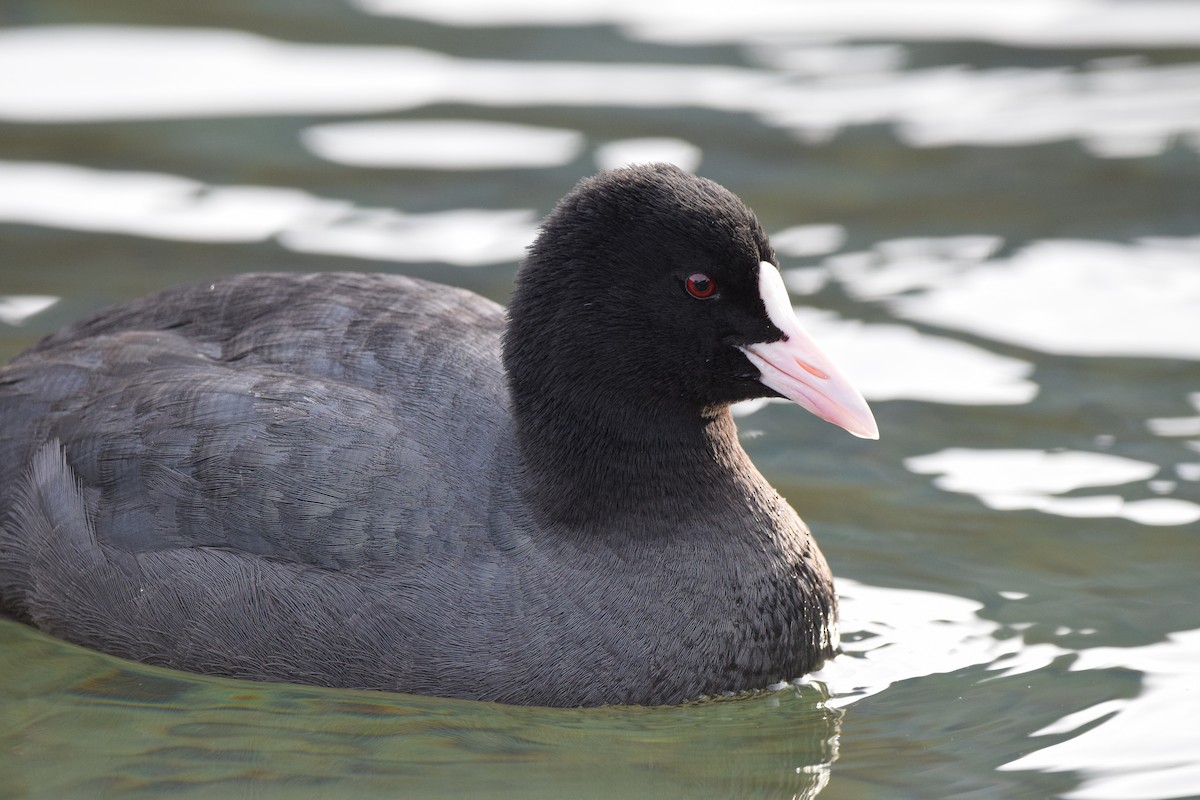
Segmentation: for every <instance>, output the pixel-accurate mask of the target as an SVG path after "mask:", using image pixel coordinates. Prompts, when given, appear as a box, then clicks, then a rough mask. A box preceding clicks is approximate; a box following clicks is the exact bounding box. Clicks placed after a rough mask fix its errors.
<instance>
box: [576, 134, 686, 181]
mask: <svg viewBox="0 0 1200 800" xmlns="http://www.w3.org/2000/svg"><path fill="white" fill-rule="evenodd" d="M702 157H703V153H702V152H701V150H700V148H699V147H697V146H696V145H694V144H692V143H691V142H688V141H684V140H683V139H675V138H671V137H667V136H660V137H647V138H641V139H617V140H615V141H611V142H606V143H605V144H602V145H600V146H599V147H597V148H596V166H598V167H599V168H600V169H614V168H616V167H623V166H625V165H627V164H649V163H653V162H656V161H665V162H667V163H668V164H674V165H675V166H677V167H679V168H680V169H686V170H687V171H689V172H695V171H696V170H697V169H698V168H699V167H700V160H701V158H702Z"/></svg>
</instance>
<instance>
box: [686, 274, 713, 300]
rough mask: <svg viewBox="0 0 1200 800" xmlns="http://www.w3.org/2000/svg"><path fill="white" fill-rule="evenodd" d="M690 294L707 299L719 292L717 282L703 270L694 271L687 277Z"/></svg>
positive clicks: (698, 298)
mask: <svg viewBox="0 0 1200 800" xmlns="http://www.w3.org/2000/svg"><path fill="white" fill-rule="evenodd" d="M687 290H688V294H690V295H691V296H692V297H694V298H696V299H697V300H707V299H708V298H710V297H713V296H714V295H716V293H717V282H716V281H714V280H713V279H712V278H710V277H709V276H708V275H706V274H705V273H703V272H693V273H692V274H691V275H689V276H688V279H687Z"/></svg>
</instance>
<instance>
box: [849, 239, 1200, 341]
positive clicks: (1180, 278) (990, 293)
mask: <svg viewBox="0 0 1200 800" xmlns="http://www.w3.org/2000/svg"><path fill="white" fill-rule="evenodd" d="M1198 261H1200V237H1196V238H1183V239H1167V238H1148V239H1143V240H1139V241H1137V242H1134V243H1132V244H1117V243H1112V242H1099V241H1072V240H1056V241H1044V242H1036V243H1034V244H1031V245H1029V246H1027V247H1025V248H1024V249H1022V250H1020V251H1019V252H1017V253H1016V254H1015V255H1013V256H1012V257H1010V258H1007V259H999V260H992V261H985V262H982V263H979V262H978V261H977V260H974V259H970V258H962V257H958V258H951V257H947V256H946V255H945V254H944V253H940V252H937V251H934V250H930V251H929V252H927V253H926V254H925V255H924V256H923V257H908V258H895V257H889V256H888V254H887V252H886V251H883V250H881V251H880V252H875V253H853V254H842V255H838V256H835V257H833V258H831V259H829V261H828V262H827V263H828V266H829V268H830V270H831V271H832V273H833V275H834V277H835V278H836V279H837V280H839V281H841V282H842V283H844V285H845V286H846V288H847V290H848V291H849V292H850V293H851V294H852V295H854V296H855V297H858V298H859V299H863V300H885V301H886V302H887V304H888V306H889V308H891V309H892V310H893V311H894V312H895V313H896V314H898V315H899V316H902V317H907V318H909V319H912V320H916V321H919V322H924V323H927V324H930V325H938V326H941V327H946V328H953V329H956V330H961V331H966V332H969V333H972V334H975V335H978V336H983V337H985V338H989V339H995V340H997V341H1003V342H1009V343H1011V344H1016V345H1020V346H1022V347H1027V348H1030V349H1031V350H1037V351H1040V352H1046V353H1056V354H1061V355H1084V356H1100V355H1104V356H1151V357H1164V358H1188V359H1200V270H1198V269H1197V268H1196V265H1197V263H1198Z"/></svg>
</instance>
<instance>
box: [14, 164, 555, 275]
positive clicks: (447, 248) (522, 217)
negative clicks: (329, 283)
mask: <svg viewBox="0 0 1200 800" xmlns="http://www.w3.org/2000/svg"><path fill="white" fill-rule="evenodd" d="M0 221H4V222H20V223H25V224H31V225H45V226H50V227H56V228H70V229H73V230H84V231H101V232H106V233H124V234H133V235H137V236H147V237H153V238H161V239H176V240H184V241H202V242H254V241H263V240H266V239H275V240H276V241H278V242H279V243H280V244H282V245H283V246H285V247H288V248H290V249H293V250H299V251H303V252H311V253H327V254H336V255H348V256H355V257H359V258H375V259H389V260H393V261H403V262H421V261H439V262H443V263H450V264H457V265H460V266H478V265H481V264H494V263H497V262H506V261H515V260H517V259H518V258H520V257H521V256H522V255H523V253H524V250H525V247H526V245H527V244H528V243H529V242H530V241H531V240H532V239H533V236H534V233H535V231H536V230H537V223H536V218H535V214H534V212H533V211H531V210H528V211H527V210H504V211H486V210H474V209H461V210H454V211H440V212H431V213H424V214H407V213H404V212H401V211H396V210H393V209H385V208H362V207H357V206H355V205H354V204H352V203H349V202H346V201H342V200H330V199H325V198H320V197H316V196H314V195H311V194H309V193H308V192H305V191H302V190H299V189H288V188H282V187H271V186H212V185H208V184H204V183H201V182H200V181H195V180H191V179H189V178H184V177H180V176H176V175H164V174H160V173H152V172H116V171H105V170H96V169H88V168H84V167H76V166H71V165H68V164H45V163H38V162H13V161H9V162H4V161H0Z"/></svg>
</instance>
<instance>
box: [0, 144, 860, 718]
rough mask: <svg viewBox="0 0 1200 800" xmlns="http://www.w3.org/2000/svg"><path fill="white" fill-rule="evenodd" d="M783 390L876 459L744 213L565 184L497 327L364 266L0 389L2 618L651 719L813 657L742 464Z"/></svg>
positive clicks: (168, 305) (640, 192) (79, 351)
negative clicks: (750, 432)
mask: <svg viewBox="0 0 1200 800" xmlns="http://www.w3.org/2000/svg"><path fill="white" fill-rule="evenodd" d="M775 396H783V397H786V398H790V399H791V400H794V401H795V402H797V403H799V404H800V405H801V406H803V407H804V408H806V409H808V410H809V411H812V412H813V413H815V414H816V415H817V416H819V417H821V418H823V419H826V420H829V421H831V422H834V423H836V424H838V425H840V426H842V427H844V428H846V429H847V430H849V431H850V432H851V433H853V434H855V435H857V436H861V437H865V438H877V436H878V433H877V429H876V426H875V421H874V419H873V418H872V416H871V412H870V410H869V409H868V407H867V405H866V403H865V401H864V400H863V399H862V396H861V395H860V394H859V393H858V392H857V391H856V390H855V389H853V388H852V387H851V385H850V384H849V383H848V382H847V381H846V380H845V379H844V378H843V377H842V376H841V375H840V374H839V373H838V371H837V369H836V368H835V367H834V366H833V365H832V364H831V363H830V362H829V360H828V359H827V358H826V357H825V356H824V355H823V354H822V353H821V351H820V350H819V349H817V347H816V346H815V345H814V344H813V343H812V341H811V340H810V339H809V338H808V336H807V335H806V334H805V333H804V332H803V331H802V330H801V328H800V326H799V325H798V323H797V322H796V320H795V318H794V316H793V314H792V310H791V306H790V303H789V301H788V299H787V293H786V291H785V289H784V285H783V281H782V280H781V278H780V275H779V270H778V266H777V264H776V259H775V255H774V252H773V251H772V249H771V245H770V243H769V242H768V240H767V237H766V235H765V234H764V233H763V230H762V228H761V226H760V225H759V223H758V221H757V220H756V219H755V217H754V215H753V213H752V212H751V211H750V210H749V209H748V208H747V207H746V206H745V205H744V204H743V203H742V202H741V201H740V200H739V199H738V198H736V197H735V196H734V195H733V194H731V193H730V192H728V191H727V190H725V189H724V188H722V187H720V186H718V185H717V184H715V183H713V182H711V181H709V180H705V179H702V178H698V177H694V176H692V175H689V174H687V173H685V172H683V171H681V170H679V169H676V168H674V167H671V166H666V165H651V166H638V167H630V168H625V169H619V170H614V171H611V172H606V173H603V174H600V175H598V176H596V177H593V178H590V179H587V180H584V181H582V182H581V183H580V184H579V185H578V186H577V187H576V188H575V189H574V190H573V191H572V192H571V193H570V194H568V195H567V196H566V197H565V198H564V199H563V200H562V201H561V202H560V203H559V204H558V206H557V207H556V208H555V209H554V210H553V211H552V212H551V213H550V215H549V216H548V217H547V218H546V220H545V222H544V224H543V227H542V230H541V233H540V235H539V237H538V238H537V240H536V242H535V243H534V244H533V245H532V246H531V248H530V250H529V253H528V256H527V257H526V259H525V261H524V263H523V265H522V266H521V269H520V271H519V274H518V276H517V284H516V289H515V292H514V294H513V297H512V302H511V305H510V306H509V309H508V315H507V321H506V319H505V314H504V311H503V310H502V309H501V308H500V307H499V306H497V305H495V304H493V303H491V302H490V301H488V300H485V299H483V298H481V297H479V296H477V295H474V294H472V293H470V292H467V291H463V290H461V289H454V288H450V287H447V286H441V285H437V284H433V283H427V282H423V281H418V280H412V279H409V278H403V277H395V276H387V275H362V274H316V275H292V274H251V275H243V276H239V277H234V278H227V279H222V280H218V281H216V282H212V283H203V284H199V285H194V286H189V287H184V288H176V289H170V290H167V291H164V292H159V293H157V294H154V295H151V296H148V297H145V298H143V299H140V300H136V301H133V302H130V303H127V304H124V305H120V306H117V307H115V308H112V309H109V310H107V311H103V312H100V313H99V314H97V315H96V316H94V317H91V318H90V319H86V320H84V321H82V322H79V323H77V324H75V325H72V326H70V327H68V328H66V329H64V330H61V331H59V332H58V333H55V334H53V335H51V336H48V337H47V338H46V339H44V340H43V341H42V342H40V343H39V344H38V345H37V346H35V347H34V348H33V349H31V350H29V351H28V352H26V353H24V354H22V355H21V356H19V357H17V358H16V359H15V360H14V361H12V363H11V364H9V365H8V366H6V367H4V368H3V369H0V606H2V607H3V608H4V609H5V610H6V611H7V612H8V613H9V614H11V615H13V616H15V617H17V618H18V619H22V620H24V621H26V622H29V623H31V624H33V625H35V626H37V627H38V628H40V629H41V630H43V631H46V632H48V633H50V634H53V635H55V636H59V637H62V638H63V639H67V640H69V641H72V642H76V643H79V644H82V645H85V646H88V647H92V648H95V649H98V650H102V651H105V652H108V653H112V654H115V655H118V656H123V657H125V658H130V659H135V660H138V661H143V662H146V663H150V664H158V665H162V666H167V667H174V668H177V669H183V670H191V671H194V672H202V673H211V674H217V675H227V676H233V677H239V678H251V679H256V680H270V681H288V682H295V683H306V684H317V685H322V686H340V687H357V688H370V689H383V690H390V691H401V692H416V693H421V694H432V695H441V696H447V697H461V698H474V699H481V700H495V701H502V702H508V703H525V704H536V705H553V706H575V705H598V704H606V703H640V704H663V703H677V702H682V701H686V700H690V699H693V698H697V697H700V696H705V695H714V694H720V693H724V692H733V691H739V690H750V689H757V688H762V687H765V686H767V685H769V684H772V683H775V682H778V681H782V680H788V679H791V678H795V677H798V676H800V675H802V674H804V673H805V672H808V671H810V670H813V669H815V668H817V667H819V666H820V665H821V663H822V662H823V661H824V660H825V659H826V658H828V657H830V656H831V655H832V654H833V653H834V652H835V651H836V649H837V645H838V640H837V626H836V598H835V596H834V592H833V587H832V585H831V580H830V574H829V568H828V567H827V565H826V563H825V560H824V558H823V556H822V555H821V552H820V551H819V550H818V548H817V545H816V543H815V542H814V541H813V539H812V537H811V536H810V534H809V531H808V529H807V528H806V527H805V525H804V523H803V522H801V520H800V518H799V517H798V516H797V515H796V513H795V512H794V511H793V510H792V508H791V507H790V506H789V505H788V503H787V502H786V501H785V500H783V499H782V498H781V497H780V496H779V495H778V494H777V493H776V492H775V491H774V490H773V489H772V488H771V486H770V485H769V484H768V483H767V482H766V480H765V479H764V478H763V477H762V475H761V474H759V472H758V470H757V469H755V467H754V465H753V464H751V462H750V460H749V458H748V457H747V456H746V453H745V452H744V451H743V450H742V448H741V446H740V445H739V444H738V439H737V435H736V431H735V428H734V423H733V420H732V418H731V416H730V412H729V405H730V404H731V403H733V402H735V401H739V400H746V399H750V398H757V397H775Z"/></svg>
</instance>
